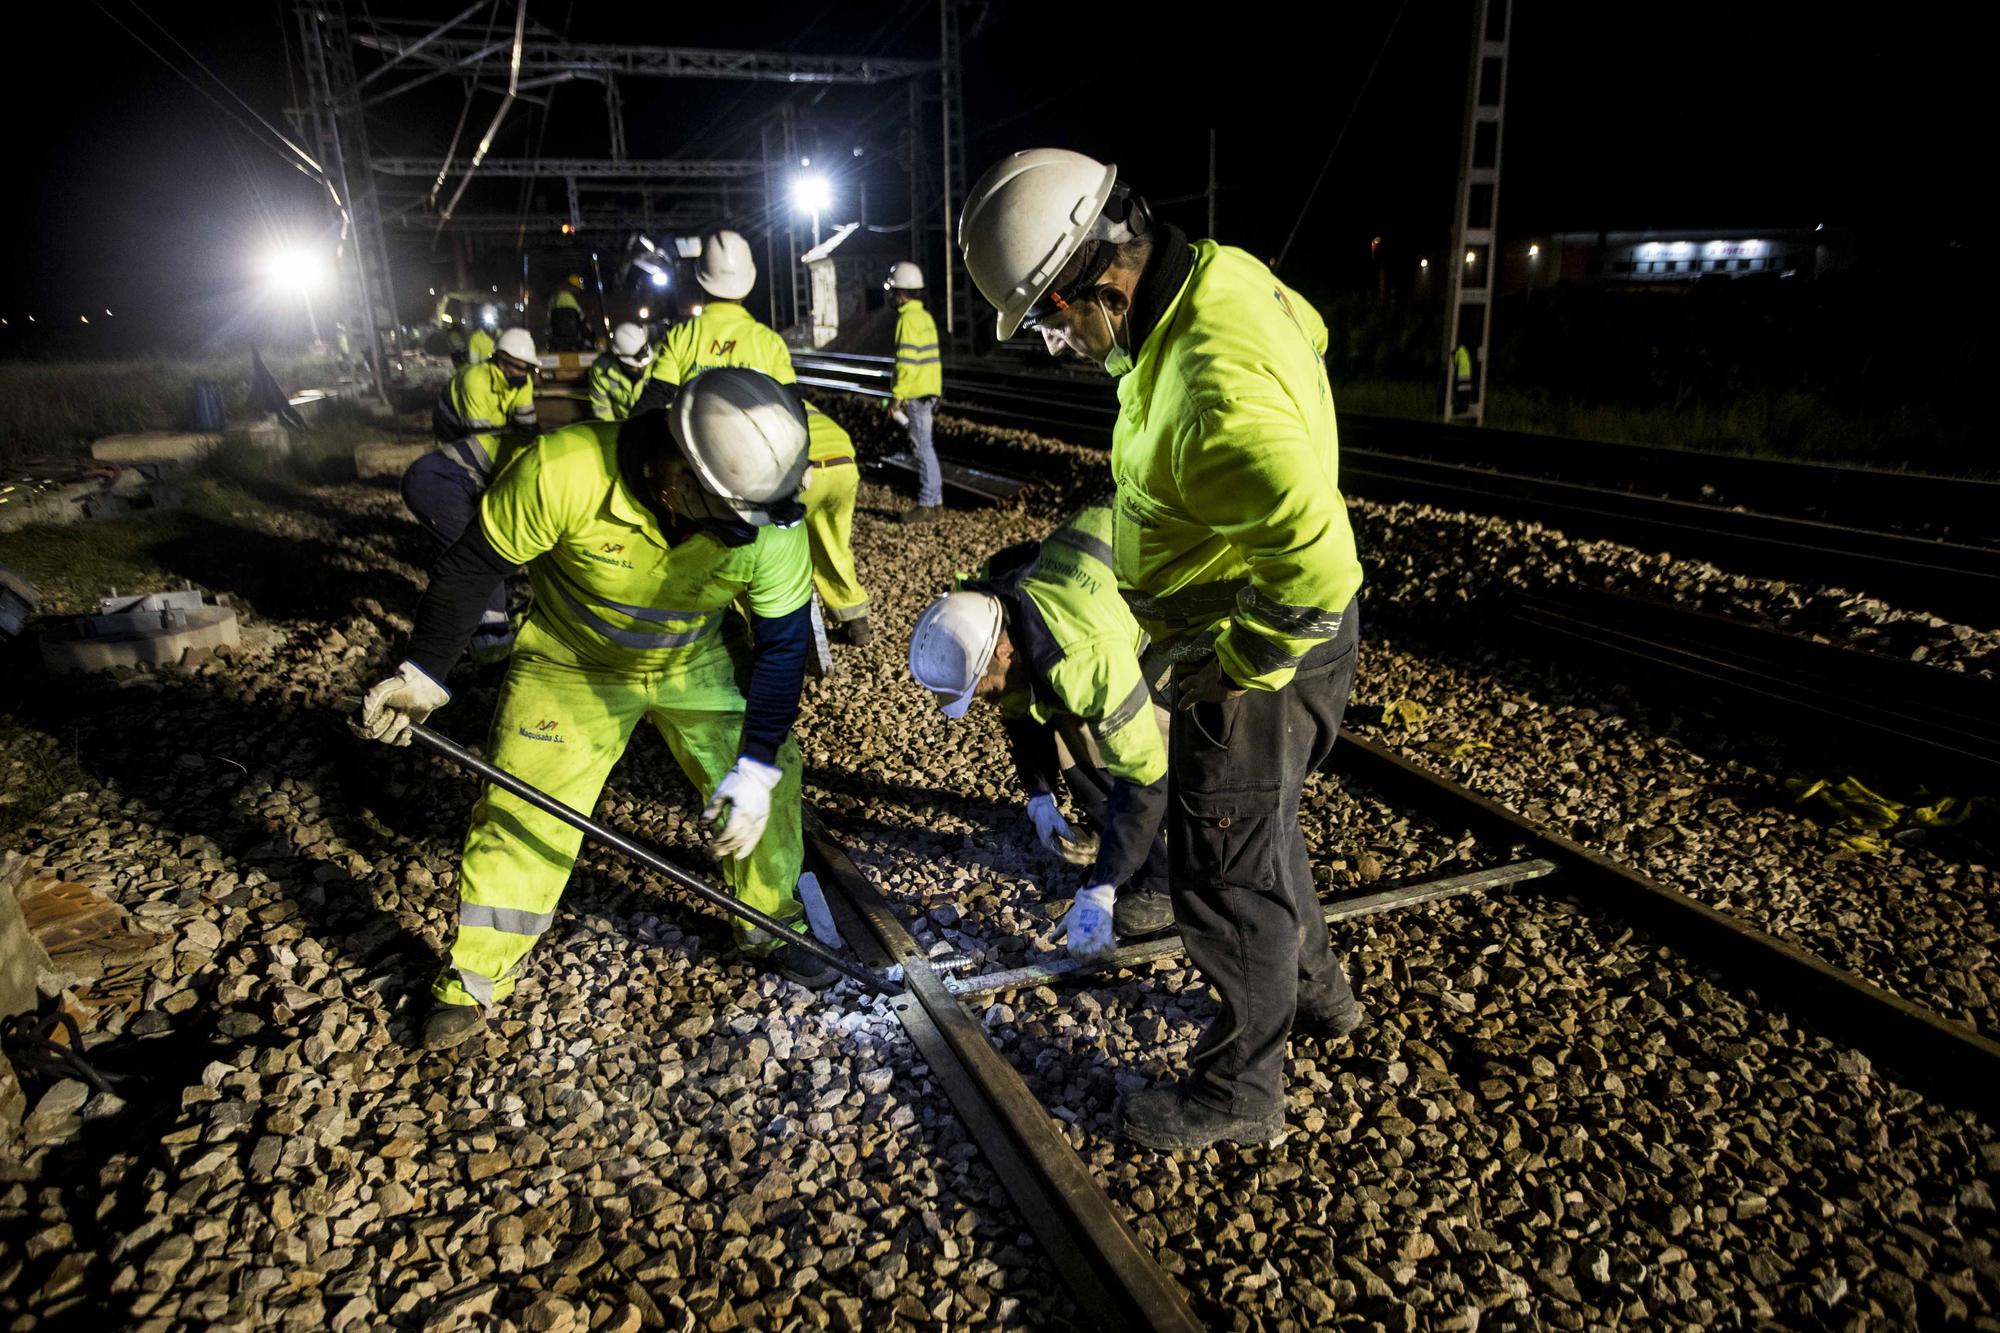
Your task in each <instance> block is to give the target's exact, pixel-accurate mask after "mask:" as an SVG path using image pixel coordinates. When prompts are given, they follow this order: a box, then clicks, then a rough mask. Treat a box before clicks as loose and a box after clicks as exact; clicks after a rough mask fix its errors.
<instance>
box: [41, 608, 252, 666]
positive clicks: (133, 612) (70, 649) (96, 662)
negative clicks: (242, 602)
mask: <svg viewBox="0 0 2000 1333" xmlns="http://www.w3.org/2000/svg"><path fill="white" fill-rule="evenodd" d="M189 596H190V594H184V593H167V594H162V595H158V596H153V597H142V598H138V599H136V601H133V602H129V603H127V602H122V601H121V602H120V603H119V605H120V609H119V610H118V611H116V612H114V613H112V614H108V615H95V616H71V617H69V618H68V619H65V620H60V621H57V622H55V623H54V624H52V625H51V626H50V627H49V628H48V629H46V630H44V631H43V632H42V637H41V641H40V648H41V653H42V665H43V666H44V667H46V668H48V669H49V670H50V671H55V672H71V671H109V670H112V669H114V668H116V667H135V666H144V665H150V666H165V665H167V664H169V663H173V662H178V661H180V660H181V659H182V657H184V656H185V655H186V654H187V653H189V652H191V651H192V652H195V653H202V652H212V651H214V650H215V649H216V648H219V647H222V646H223V645H225V644H231V645H233V644H235V643H238V642H240V634H241V631H240V629H239V627H238V625H237V621H236V611H235V608H233V607H230V606H226V605H222V604H219V603H218V604H214V605H194V606H190V605H187V601H188V598H189ZM194 596H198V594H194Z"/></svg>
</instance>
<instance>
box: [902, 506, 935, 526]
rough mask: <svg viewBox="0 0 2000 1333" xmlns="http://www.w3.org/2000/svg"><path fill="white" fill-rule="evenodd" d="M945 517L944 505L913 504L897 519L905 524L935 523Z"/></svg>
mask: <svg viewBox="0 0 2000 1333" xmlns="http://www.w3.org/2000/svg"><path fill="white" fill-rule="evenodd" d="M943 517H944V506H943V505H912V506H911V507H910V508H908V509H905V510H904V511H903V512H902V513H901V514H900V515H898V517H897V520H896V521H897V522H899V523H903V524H910V523H935V522H937V521H938V520H939V519H941V518H943Z"/></svg>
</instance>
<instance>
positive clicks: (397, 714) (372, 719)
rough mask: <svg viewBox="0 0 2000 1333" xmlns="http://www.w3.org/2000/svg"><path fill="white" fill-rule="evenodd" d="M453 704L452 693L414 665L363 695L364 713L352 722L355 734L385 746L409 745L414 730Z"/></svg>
mask: <svg viewBox="0 0 2000 1333" xmlns="http://www.w3.org/2000/svg"><path fill="white" fill-rule="evenodd" d="M450 702H451V691H449V690H447V689H446V688H445V687H444V686H442V685H440V684H438V683H437V682H436V681H434V680H432V679H431V678H430V677H429V676H426V675H425V674H424V673H423V671H422V670H420V669H419V668H418V666H417V664H416V663H414V662H404V663H402V664H401V665H400V666H398V667H397V668H396V674H395V675H393V676H390V677H389V678H388V679H387V680H382V681H378V682H376V684H375V685H374V687H373V688H371V689H370V690H369V691H368V693H367V694H365V695H363V696H361V712H360V713H359V714H358V715H357V716H356V717H355V718H354V719H352V720H350V721H349V722H348V724H347V725H348V726H349V727H350V728H351V729H352V730H353V732H354V734H355V735H357V736H360V737H362V738H363V739H365V740H371V741H381V742H382V743H383V744H385V745H408V744H409V743H410V727H411V725H412V724H415V723H421V722H423V721H424V720H425V719H427V718H428V717H430V715H431V714H432V713H435V712H436V711H437V710H438V709H440V708H442V707H444V706H445V705H446V704H448V703H450Z"/></svg>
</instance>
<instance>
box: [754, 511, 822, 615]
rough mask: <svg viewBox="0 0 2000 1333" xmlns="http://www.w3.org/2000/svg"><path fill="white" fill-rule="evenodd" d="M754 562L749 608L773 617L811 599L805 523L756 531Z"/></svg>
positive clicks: (783, 613)
mask: <svg viewBox="0 0 2000 1333" xmlns="http://www.w3.org/2000/svg"><path fill="white" fill-rule="evenodd" d="M755 554H756V565H755V567H754V569H753V570H752V572H751V577H750V612H751V614H752V615H758V616H762V617H764V618H765V619H766V620H775V619H777V618H778V617H779V616H788V615H790V614H791V613H792V612H794V611H796V610H798V609H799V608H800V607H802V606H804V605H805V604H806V603H807V602H808V601H810V600H811V599H812V555H811V551H810V548H809V547H808V546H807V545H806V525H805V524H803V523H794V524H793V525H792V526H790V527H788V528H780V527H769V528H764V529H763V530H761V531H760V532H758V534H757V549H756V553H755Z"/></svg>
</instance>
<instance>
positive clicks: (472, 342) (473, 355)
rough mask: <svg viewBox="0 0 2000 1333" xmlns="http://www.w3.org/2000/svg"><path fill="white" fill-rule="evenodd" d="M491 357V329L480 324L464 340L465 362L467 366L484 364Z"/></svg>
mask: <svg viewBox="0 0 2000 1333" xmlns="http://www.w3.org/2000/svg"><path fill="white" fill-rule="evenodd" d="M492 359H493V330H491V329H489V328H487V327H486V326H485V325H484V324H481V325H480V326H479V327H478V328H476V329H474V330H473V331H472V336H471V337H470V338H467V339H466V340H465V363H466V364H467V365H469V366H478V365H484V364H485V363H486V362H488V361H491V360H492Z"/></svg>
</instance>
